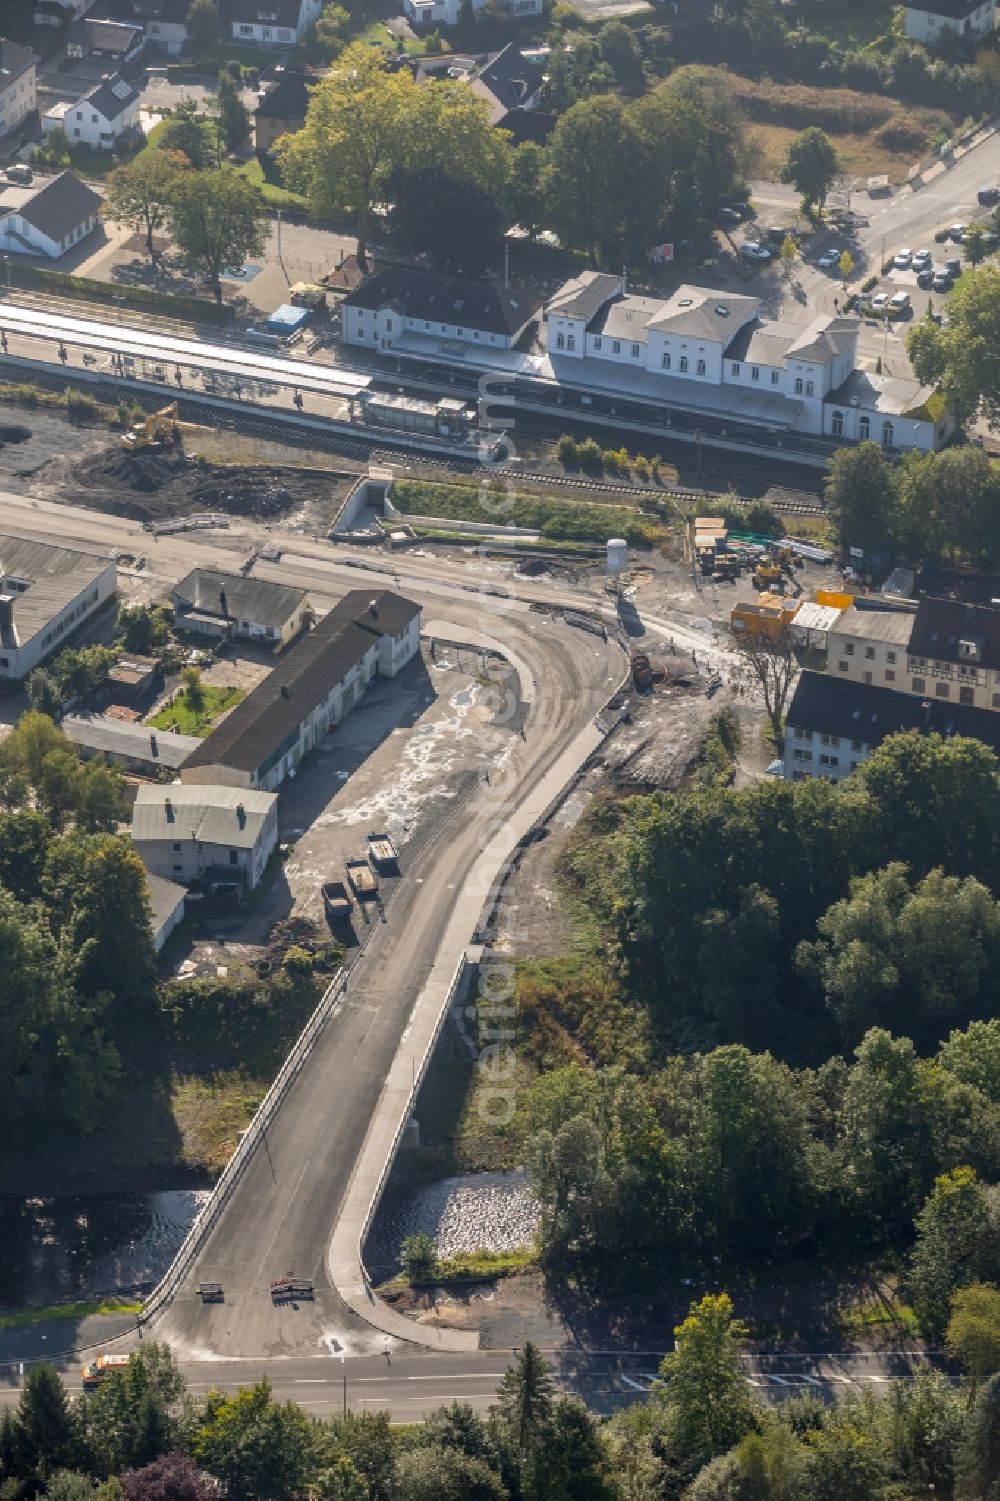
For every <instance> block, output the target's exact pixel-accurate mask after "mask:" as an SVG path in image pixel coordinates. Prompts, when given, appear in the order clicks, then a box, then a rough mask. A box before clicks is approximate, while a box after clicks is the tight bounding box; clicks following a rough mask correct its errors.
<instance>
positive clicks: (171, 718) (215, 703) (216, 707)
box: [146, 684, 246, 739]
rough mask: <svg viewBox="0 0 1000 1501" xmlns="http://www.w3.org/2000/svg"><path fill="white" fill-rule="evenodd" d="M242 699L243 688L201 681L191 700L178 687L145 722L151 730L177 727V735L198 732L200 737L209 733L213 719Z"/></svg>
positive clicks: (175, 728)
mask: <svg viewBox="0 0 1000 1501" xmlns="http://www.w3.org/2000/svg"><path fill="white" fill-rule="evenodd" d="M245 698H246V691H245V690H244V689H243V688H212V687H209V686H208V685H207V684H203V685H202V688H201V693H200V694H199V696H198V698H197V700H196V701H195V702H194V703H192V702H191V700H190V698H189V696H188V694H187V693H185V692H184V691H183V690H181V691H180V692H178V694H177V696H176V698H175V699H174V701H173V703H172V704H170V705H168V707H167V708H165V709H161V710H160V712H159V713H158V714H154V715H153V717H152V719H148V720H147V721H146V723H147V724H148V725H149V726H150V728H151V729H154V730H177V731H178V732H179V733H180V734H181V735H200V736H201V738H202V739H204V738H205V736H206V735H208V734H210V733H211V729H212V724H213V721H214V720H216V719H218V717H219V715H220V714H224V713H225V712H226V710H227V709H235V707H236V705H237V704H238V703H242V701H243V699H245Z"/></svg>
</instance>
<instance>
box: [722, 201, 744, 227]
mask: <svg viewBox="0 0 1000 1501" xmlns="http://www.w3.org/2000/svg"><path fill="white" fill-rule="evenodd" d="M719 218H720V219H721V220H722V222H723V224H742V222H743V215H742V214H738V213H737V212H736V210H735V209H734V208H730V207H729V205H728V204H727V203H724V204H723V205H722V207H721V208H720V210H719Z"/></svg>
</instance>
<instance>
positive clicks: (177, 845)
mask: <svg viewBox="0 0 1000 1501" xmlns="http://www.w3.org/2000/svg"><path fill="white" fill-rule="evenodd" d="M173 849H174V854H175V855H179V854H180V852H181V847H180V845H179V844H175V845H174V847H173Z"/></svg>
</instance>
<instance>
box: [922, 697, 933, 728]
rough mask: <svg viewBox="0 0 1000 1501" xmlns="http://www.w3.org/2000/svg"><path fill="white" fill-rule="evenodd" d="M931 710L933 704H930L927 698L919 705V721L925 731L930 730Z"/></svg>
mask: <svg viewBox="0 0 1000 1501" xmlns="http://www.w3.org/2000/svg"><path fill="white" fill-rule="evenodd" d="M932 708H933V704H932V703H931V701H930V699H929V698H925V699H924V701H923V703H922V704H921V705H920V720H921V723H922V724H923V727H924V729H925V730H928V729H930V724H931V709H932Z"/></svg>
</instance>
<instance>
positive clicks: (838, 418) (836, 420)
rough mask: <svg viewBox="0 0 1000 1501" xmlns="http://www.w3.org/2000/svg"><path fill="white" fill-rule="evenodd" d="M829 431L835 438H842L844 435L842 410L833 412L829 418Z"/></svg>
mask: <svg viewBox="0 0 1000 1501" xmlns="http://www.w3.org/2000/svg"><path fill="white" fill-rule="evenodd" d="M830 431H831V432H832V433H833V436H834V437H835V438H842V437H843V436H844V414H843V412H834V414H833V417H832V418H831V419H830Z"/></svg>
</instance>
